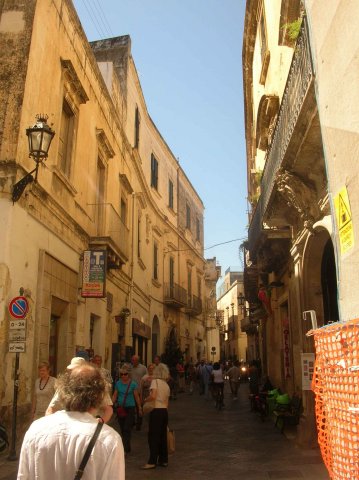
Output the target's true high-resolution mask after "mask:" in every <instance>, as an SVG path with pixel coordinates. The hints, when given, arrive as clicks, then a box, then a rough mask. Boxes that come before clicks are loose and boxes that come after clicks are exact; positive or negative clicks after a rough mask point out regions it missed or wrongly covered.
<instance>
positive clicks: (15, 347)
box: [9, 342, 25, 353]
mask: <svg viewBox="0 0 359 480" xmlns="http://www.w3.org/2000/svg"><path fill="white" fill-rule="evenodd" d="M9 352H10V353H24V352H25V342H9Z"/></svg>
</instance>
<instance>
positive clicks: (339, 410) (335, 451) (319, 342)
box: [312, 319, 359, 480]
mask: <svg viewBox="0 0 359 480" xmlns="http://www.w3.org/2000/svg"><path fill="white" fill-rule="evenodd" d="M312 333H313V335H314V339H315V349H316V360H315V374H314V377H313V384H312V388H313V390H314V392H315V411H316V421H317V427H318V441H319V445H320V449H321V453H322V456H323V460H324V463H325V465H326V467H327V469H328V472H329V475H330V477H331V479H333V480H341V479H348V480H358V479H359V319H356V320H352V321H349V322H345V323H334V324H331V325H327V326H325V327H323V328H320V329H317V330H314V331H312Z"/></svg>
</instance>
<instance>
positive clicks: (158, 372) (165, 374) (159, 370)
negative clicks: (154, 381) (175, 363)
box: [153, 363, 170, 381]
mask: <svg viewBox="0 0 359 480" xmlns="http://www.w3.org/2000/svg"><path fill="white" fill-rule="evenodd" d="M153 378H159V379H161V380H165V381H167V380H168V379H169V378H170V371H169V370H168V367H167V365H166V364H164V363H159V364H158V365H157V366H156V367H155V368H154V370H153Z"/></svg>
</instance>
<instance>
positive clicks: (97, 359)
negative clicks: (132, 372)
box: [92, 354, 113, 394]
mask: <svg viewBox="0 0 359 480" xmlns="http://www.w3.org/2000/svg"><path fill="white" fill-rule="evenodd" d="M92 363H93V364H94V365H96V367H97V368H98V369H99V370H100V372H101V373H102V375H103V377H104V378H105V380H106V381H107V382H108V384H109V386H110V388H111V390H110V393H111V394H112V386H113V379H112V375H111V372H110V370H107V368H104V367H103V366H102V357H101V355H98V354H96V355H95V356H94V357H93V359H92Z"/></svg>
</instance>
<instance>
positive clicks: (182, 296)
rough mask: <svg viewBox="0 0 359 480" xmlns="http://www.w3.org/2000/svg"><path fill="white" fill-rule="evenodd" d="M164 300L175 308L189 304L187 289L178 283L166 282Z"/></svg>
mask: <svg viewBox="0 0 359 480" xmlns="http://www.w3.org/2000/svg"><path fill="white" fill-rule="evenodd" d="M164 302H165V304H166V305H169V306H171V307H174V308H181V307H185V306H186V305H187V290H186V289H185V288H183V287H181V286H180V285H177V283H165V285H164Z"/></svg>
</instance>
